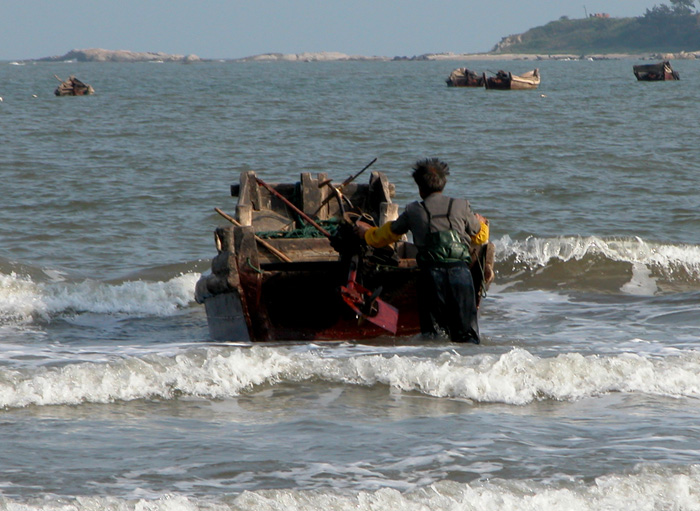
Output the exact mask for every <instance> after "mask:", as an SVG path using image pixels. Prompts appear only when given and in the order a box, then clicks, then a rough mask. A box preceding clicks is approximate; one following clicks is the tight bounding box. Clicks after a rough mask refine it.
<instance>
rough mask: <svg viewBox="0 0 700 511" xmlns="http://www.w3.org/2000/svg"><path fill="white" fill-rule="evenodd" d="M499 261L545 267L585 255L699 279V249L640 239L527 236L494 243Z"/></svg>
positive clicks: (506, 237) (697, 247)
mask: <svg viewBox="0 0 700 511" xmlns="http://www.w3.org/2000/svg"><path fill="white" fill-rule="evenodd" d="M494 244H495V245H496V248H497V250H496V254H497V256H498V259H499V260H503V259H506V258H508V257H514V258H515V260H516V262H519V263H524V264H529V265H532V266H540V267H543V266H546V265H547V264H549V263H550V262H551V261H553V260H558V261H564V262H566V261H579V260H581V259H583V258H584V257H586V256H603V257H605V258H607V259H609V260H611V261H618V262H627V263H631V264H638V265H645V266H657V267H660V268H671V269H672V268H673V267H682V268H684V269H686V270H687V271H688V272H689V273H691V274H694V275H696V276H700V246H698V245H668V244H659V243H652V242H648V241H645V240H643V239H642V238H639V237H634V238H611V239H605V238H600V237H598V236H588V237H582V236H561V237H555V238H535V237H528V238H526V239H525V240H512V239H511V238H510V237H509V236H507V235H506V236H503V237H502V238H500V239H498V240H494Z"/></svg>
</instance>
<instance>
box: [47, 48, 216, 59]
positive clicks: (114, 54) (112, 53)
mask: <svg viewBox="0 0 700 511" xmlns="http://www.w3.org/2000/svg"><path fill="white" fill-rule="evenodd" d="M71 60H72V61H76V62H182V63H190V62H199V61H201V60H202V59H200V58H199V57H198V56H197V55H170V54H167V53H161V52H157V53H155V52H137V51H129V50H103V49H101V48H90V49H87V50H71V51H69V52H68V53H66V54H65V55H61V56H57V57H44V58H40V59H36V60H35V61H36V62H67V61H71Z"/></svg>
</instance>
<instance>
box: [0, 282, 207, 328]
mask: <svg viewBox="0 0 700 511" xmlns="http://www.w3.org/2000/svg"><path fill="white" fill-rule="evenodd" d="M52 277H53V278H52V281H51V282H45V283H35V282H34V281H33V280H32V279H31V278H30V277H28V276H22V275H17V274H15V273H11V274H9V275H5V274H0V324H8V323H17V322H20V323H21V322H29V321H31V320H32V319H33V318H34V317H37V316H38V317H42V318H49V317H51V316H52V315H56V314H61V313H64V312H71V313H73V312H93V313H103V314H110V313H119V314H128V315H129V314H134V315H143V316H149V315H151V316H168V315H172V314H174V313H175V312H176V311H177V310H178V309H179V308H182V307H185V306H187V305H188V304H190V303H192V302H193V301H194V298H193V296H194V287H195V284H196V282H197V279H198V278H199V275H198V274H194V273H188V274H183V275H179V276H177V277H174V278H172V279H170V280H168V281H167V282H146V281H141V280H138V281H130V282H124V283H121V284H106V283H104V282H99V281H96V280H84V281H82V282H68V281H65V280H63V279H61V278H57V275H52Z"/></svg>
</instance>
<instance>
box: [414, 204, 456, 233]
mask: <svg viewBox="0 0 700 511" xmlns="http://www.w3.org/2000/svg"><path fill="white" fill-rule="evenodd" d="M453 201H454V199H453V198H452V197H450V203H449V204H448V205H447V213H444V214H442V215H431V214H430V210H428V206H426V205H425V201H421V206H423V209H424V210H425V212H426V213H427V214H428V231H429V232H433V218H443V217H445V218H447V223H448V224H450V230H452V220H451V219H450V213H452V202H453ZM436 230H437V229H436Z"/></svg>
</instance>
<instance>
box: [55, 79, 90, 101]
mask: <svg viewBox="0 0 700 511" xmlns="http://www.w3.org/2000/svg"><path fill="white" fill-rule="evenodd" d="M54 76H56V75H54ZM56 79H57V80H58V81H60V82H61V84H60V85H59V86H58V87H56V90H55V91H54V94H55V95H56V96H87V95H88V94H94V93H95V89H93V88H92V85H88V84H86V83H83V82H81V81H80V80H78V79H77V78H76V77H75V76H73V75H71V76H69V77H68V79H67V80H65V81H61V79H60V78H59V77H58V76H56Z"/></svg>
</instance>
